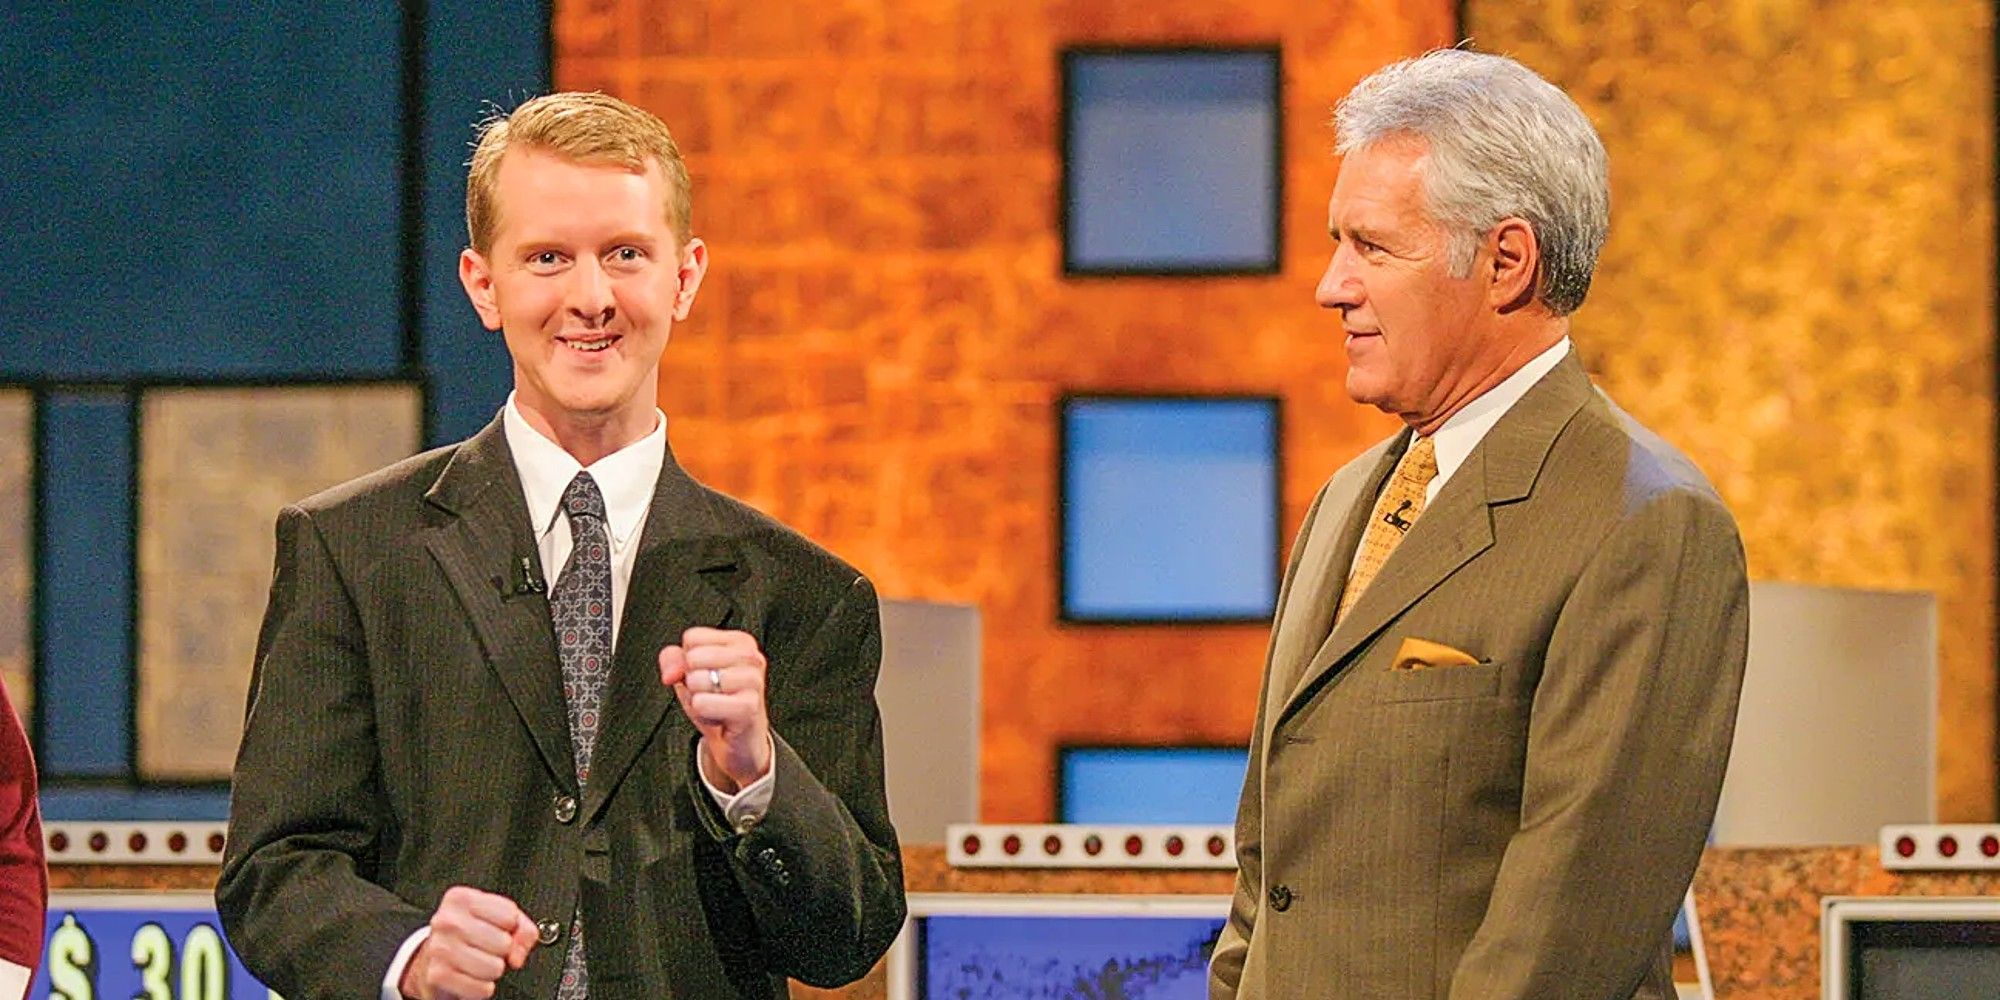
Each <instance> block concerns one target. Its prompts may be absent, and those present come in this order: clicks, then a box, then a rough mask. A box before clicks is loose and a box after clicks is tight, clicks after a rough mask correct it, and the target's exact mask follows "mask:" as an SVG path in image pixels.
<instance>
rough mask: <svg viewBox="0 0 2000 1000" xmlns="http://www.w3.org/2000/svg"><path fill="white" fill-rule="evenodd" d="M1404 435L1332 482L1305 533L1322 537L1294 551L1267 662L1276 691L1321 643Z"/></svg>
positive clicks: (1293, 681) (1294, 680)
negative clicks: (1357, 470) (1358, 472)
mask: <svg viewBox="0 0 2000 1000" xmlns="http://www.w3.org/2000/svg"><path fill="white" fill-rule="evenodd" d="M1408 438H1409V435H1408V434H1404V435H1400V436H1398V437H1396V438H1393V439H1391V440H1390V441H1389V442H1387V443H1386V444H1384V445H1380V446H1378V448H1379V450H1380V452H1381V454H1380V455H1378V456H1377V457H1376V459H1375V461H1374V462H1373V463H1372V464H1371V465H1370V466H1369V469H1368V472H1367V473H1366V474H1365V475H1363V476H1355V477H1349V478H1348V481H1347V482H1344V483H1343V482H1336V483H1335V484H1334V485H1333V486H1331V487H1329V489H1328V493H1327V497H1326V500H1325V501H1324V502H1323V503H1321V504H1320V508H1319V513H1318V514H1317V515H1316V521H1317V522H1318V523H1317V524H1315V525H1314V526H1313V529H1314V530H1313V532H1312V534H1311V535H1310V536H1309V537H1310V538H1312V539H1314V540H1317V539H1320V538H1325V539H1328V541H1327V542H1325V543H1323V544H1317V545H1309V551H1307V552H1305V553H1302V554H1301V555H1300V563H1299V569H1298V573H1297V576H1296V579H1297V581H1298V582H1296V583H1294V584H1293V588H1294V589H1293V591H1292V592H1290V593H1288V594H1287V595H1286V596H1285V605H1286V607H1285V613H1284V616H1283V617H1282V619H1281V620H1280V622H1279V625H1278V631H1277V634H1276V635H1275V636H1274V637H1273V639H1272V656H1271V662H1272V664H1273V665H1274V667H1275V668H1277V669H1280V670H1282V671H1283V672H1282V673H1281V674H1279V675H1278V676H1277V677H1276V678H1275V679H1276V681H1277V682H1278V683H1277V684H1276V685H1275V687H1276V689H1277V690H1278V691H1282V692H1286V693H1289V692H1291V691H1292V690H1293V689H1294V688H1295V687H1296V686H1297V685H1298V682H1299V678H1300V677H1301V676H1303V674H1304V672H1305V670H1306V668H1307V666H1308V665H1309V664H1310V662H1311V661H1312V659H1313V654H1314V653H1315V652H1317V651H1318V650H1319V649H1320V648H1321V647H1322V646H1324V645H1325V644H1326V640H1327V634H1328V633H1329V632H1331V631H1332V630H1333V614H1334V611H1335V609H1336V608H1338V607H1339V605H1340V594H1341V591H1342V590H1343V589H1345V588H1346V586H1347V567H1348V566H1349V565H1350V564H1352V563H1353V562H1354V552H1355V550H1356V549H1358V548H1360V546H1361V535H1362V532H1363V531H1364V530H1366V528H1367V524H1368V520H1367V519H1368V514H1369V512H1370V511H1371V510H1373V509H1374V506H1375V496H1376V495H1377V494H1378V493H1380V492H1381V491H1382V484H1383V482H1385V481H1386V480H1387V479H1388V478H1389V474H1390V472H1392V471H1393V470H1394V469H1395V468H1396V462H1397V460H1398V459H1400V458H1401V457H1402V455H1403V451H1404V450H1405V449H1406V448H1407V446H1408ZM1322 526H1323V527H1322Z"/></svg>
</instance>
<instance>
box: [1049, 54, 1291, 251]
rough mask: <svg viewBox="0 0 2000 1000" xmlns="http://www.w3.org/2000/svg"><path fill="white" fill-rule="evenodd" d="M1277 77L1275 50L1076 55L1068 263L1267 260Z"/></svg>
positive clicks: (1272, 224)
mask: <svg viewBox="0 0 2000 1000" xmlns="http://www.w3.org/2000/svg"><path fill="white" fill-rule="evenodd" d="M1277 79H1278V59H1277V55H1276V53H1273V52H1173V53H1145V52H1123V53H1089V54H1075V55H1073V56H1072V57H1071V59H1070V62H1069V76H1068V80H1069V92H1068V94H1067V95H1066V97H1067V100H1068V102H1069V106H1068V109H1067V110H1068V118H1067V122H1068V129H1069V134H1068V143H1069V145H1068V150H1067V152H1068V161H1067V162H1066V163H1065V164H1064V169H1065V170H1066V171H1068V177H1067V179H1068V194H1069V198H1070V201H1069V204H1068V227H1067V230H1066V233H1067V236H1068V240H1067V245H1066V246H1065V260H1066V262H1067V263H1068V265H1069V266H1070V267H1071V269H1073V270H1086V271H1087V270H1176V269H1179V270H1194V269H1214V270H1270V269H1275V268H1276V265H1277V256H1278V251H1277V227H1278V188H1277V184H1278V181H1277V161H1276V142H1277V134H1278V109H1277V107H1276V105H1275V103H1274V102H1273V99H1272V98H1273V95H1274V94H1276V93H1277Z"/></svg>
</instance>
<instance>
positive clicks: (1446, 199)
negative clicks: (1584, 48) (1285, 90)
mask: <svg viewBox="0 0 2000 1000" xmlns="http://www.w3.org/2000/svg"><path fill="white" fill-rule="evenodd" d="M1333 124H1334V136H1335V139H1334V148H1335V149H1336V150H1337V151H1338V152H1339V153H1340V154H1341V155H1342V156H1346V155H1347V154H1349V153H1351V152H1354V151H1355V150H1359V149H1365V148H1367V147H1369V146H1371V145H1374V144H1375V143H1376V142H1379V141H1381V140H1383V139H1387V138H1393V137H1395V136H1415V137H1418V138H1421V139H1423V140H1424V141H1425V142H1426V143H1428V145H1429V147H1430V166H1429V169H1428V170H1427V171H1426V173H1425V175H1424V194H1425V196H1426V198H1427V200H1428V202H1429V207H1430V211H1431V214H1432V216H1433V217H1435V218H1436V219H1437V220H1438V221H1440V222H1442V223H1444V224H1445V225H1447V226H1450V227H1452V228H1453V229H1454V232H1453V234H1452V241H1451V256H1450V261H1451V266H1452V270H1453V272H1454V273H1456V274H1458V275H1459V276H1461V277H1462V276H1464V275H1465V274H1468V273H1470V270H1471V267H1472V259H1473V254H1474V253H1475V252H1476V251H1477V242H1476V239H1477V237H1478V236H1480V235H1482V234H1484V233H1485V232H1486V231H1488V230H1490V229H1492V228H1493V227H1494V226H1495V225H1497V224H1498V223H1499V222H1500V221H1501V220H1502V219H1506V218H1521V219H1525V220H1527V222H1528V224H1529V225H1530V226H1531V227H1533V229H1534V232H1535V240H1536V242H1537V243H1538V244H1539V245H1540V247H1541V252H1542V273H1541V275H1540V276H1539V286H1540V287H1538V288H1537V289H1536V295H1537V296H1539V297H1540V298H1541V300H1542V301H1543V303H1545V304H1546V305H1547V306H1548V307H1549V309H1550V310H1551V311H1552V312H1554V313H1555V314H1556V315H1558V316H1566V315H1568V314H1570V313H1571V312H1574V311H1575V310H1576V307H1578V306H1580V305H1582V304H1583V297H1584V295H1585V294H1586V293H1588V292H1589V291H1590V275H1591V272H1592V271H1593V270H1595V269H1596V267H1597V252H1598V251H1599V250H1600V249H1602V248H1603V247H1604V234H1605V232H1606V231H1607V230H1609V229H1610V227H1611V184H1610V180H1609V174H1610V167H1609V164H1608V162H1607V160H1606V157H1605V155H1604V143H1603V142H1602V141H1601V140H1600V139H1599V138H1598V137H1597V130H1596V129H1595V128H1593V127H1592V126H1591V124H1590V119H1588V118H1585V117H1584V115H1583V110H1582V109H1581V108H1578V107H1577V106H1576V102H1575V101H1572V100H1570V99H1569V95H1567V94H1565V93H1563V92H1562V91H1561V90H1558V89H1556V87H1555V86H1554V85H1552V84H1550V83H1549V82H1548V81H1547V80H1544V79H1542V78H1541V77H1539V76H1537V75H1535V71H1534V70H1531V69H1529V68H1528V67H1526V66H1523V65H1521V64H1520V63H1518V62H1515V61H1514V60H1512V59H1509V58H1507V57H1505V56H1496V55H1488V54H1485V53H1479V52H1467V51H1464V50H1462V49H1439V50H1436V51H1433V52H1427V53H1425V54H1423V55H1421V56H1418V57H1416V58H1414V59H1405V60H1403V61H1402V62H1399V63H1395V64H1393V65H1390V66H1385V67H1383V68H1382V69H1379V70H1377V71H1375V72H1374V73H1372V74H1369V76H1368V78H1367V79H1365V80H1362V81H1361V82H1360V83H1359V84H1357V85H1356V86H1355V88H1354V90H1353V91H1351V92H1349V93H1348V95H1347V96H1346V97H1344V98H1342V99H1341V101H1340V104H1339V106H1337V107H1336V108H1334V111H1333Z"/></svg>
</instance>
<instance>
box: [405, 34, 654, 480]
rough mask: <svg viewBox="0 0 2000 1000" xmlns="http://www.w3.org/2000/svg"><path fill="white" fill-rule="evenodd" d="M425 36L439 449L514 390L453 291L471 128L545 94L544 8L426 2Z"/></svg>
mask: <svg viewBox="0 0 2000 1000" xmlns="http://www.w3.org/2000/svg"><path fill="white" fill-rule="evenodd" d="M425 27H426V30H425V44H426V52H425V67H424V109H425V115H424V135H423V162H424V178H423V185H424V187H423V191H424V195H423V197H424V236H423V246H422V250H421V253H422V261H421V264H420V273H421V277H420V279H419V283H420V285H421V288H422V295H423V324H422V326H423V360H424V365H425V367H426V368H427V369H428V371H429V373H430V395H429V399H430V405H431V407H432V409H431V421H430V440H429V441H427V442H426V444H427V445H437V444H443V443H445V442H448V441H457V440H460V439H463V438H467V437H470V436H472V434H473V433H474V432H476V431H478V430H479V428H481V427H483V426H485V425H486V422H487V421H489V420H492V419H493V414H494V413H495V412H496V411H498V410H499V409H500V404H502V403H504V402H506V400H507V391H508V390H509V389H510V388H512V387H513V382H514V366H513V364H512V363H511V362H510V361H509V360H508V357H507V348H506V346H505V345H504V344H503V343H502V342H501V340H500V335H499V334H498V333H492V332H489V331H487V330H486V329H485V328H484V327H482V326H480V325H479V317H478V315H477V314H475V313H474V312H473V311H472V304H471V303H469V302H467V301H466V298H465V290H464V289H463V288H462V287H460V285H459V283H458V254H459V251H461V250H463V249H465V245H466V242H467V240H466V232H465V162H466V159H467V158H468V157H469V155H470V153H469V150H468V145H467V144H468V143H470V142H472V140H473V138H474V132H473V127H474V125H476V124H477V123H478V122H480V121H481V120H483V119H485V117H486V116H487V115H488V114H490V113H491V112H492V111H493V110H494V107H493V104H492V103H489V102H494V103H497V104H498V105H499V106H500V108H501V109H502V110H508V111H511V110H513V105H514V104H515V103H518V102H520V101H523V100H526V99H527V98H529V97H533V96H535V95H537V94H543V93H547V92H548V91H549V89H550V81H549V62H548V47H549V3H548V0H431V2H430V5H429V7H428V8H427V10H426V20H425ZM623 96H626V97H630V96H631V95H623ZM667 124H668V125H672V124H673V122H672V121H671V120H670V121H668V123H667Z"/></svg>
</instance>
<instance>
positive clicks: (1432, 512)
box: [1280, 461, 1493, 721]
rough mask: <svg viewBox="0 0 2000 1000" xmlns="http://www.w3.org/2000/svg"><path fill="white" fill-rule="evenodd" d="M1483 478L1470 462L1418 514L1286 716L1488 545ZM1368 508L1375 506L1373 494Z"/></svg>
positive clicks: (1489, 521)
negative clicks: (1429, 504)
mask: <svg viewBox="0 0 2000 1000" xmlns="http://www.w3.org/2000/svg"><path fill="white" fill-rule="evenodd" d="M1484 479H1485V477H1484V475H1483V470H1482V468H1481V465H1480V463H1478V462H1470V461H1469V462H1467V463H1466V464H1465V467H1464V468H1461V469H1460V470H1459V471H1458V474H1457V475H1455V476H1453V477H1452V479H1451V481H1450V482H1448V483H1446V484H1445V487H1444V489H1443V490H1441V491H1439V493H1438V498H1437V503H1436V504H1435V505H1434V506H1433V507H1432V508H1431V509H1429V510H1426V511H1424V513H1423V516H1422V517H1420V518H1418V519H1417V523H1416V525H1415V526H1413V527H1412V528H1411V529H1410V534H1409V537H1408V538H1405V539H1403V542H1402V544H1401V545H1398V546H1397V547H1396V551H1395V553H1394V554H1393V555H1391V556H1390V557H1389V561H1388V562H1387V563H1386V564H1384V565H1383V567H1382V571H1381V572H1380V573H1378V574H1376V576H1375V582H1374V583H1373V584H1371V585H1370V586H1369V588H1368V589H1367V590H1366V591H1364V592H1363V593H1362V594H1361V598H1360V599H1359V600H1357V601H1355V602H1354V607H1352V608H1350V609H1348V612H1347V617H1346V618H1343V619H1341V620H1340V622H1339V623H1338V624H1336V625H1334V627H1333V631H1332V633H1331V634H1329V635H1328V636H1327V637H1326V643H1325V644H1324V645H1322V646H1321V647H1320V648H1319V651H1318V652H1317V653H1315V654H1313V658H1312V661H1311V662H1310V663H1309V664H1307V666H1306V669H1305V672H1304V673H1303V674H1302V675H1300V677H1299V682H1298V684H1296V685H1294V686H1293V688H1292V694H1291V697H1290V698H1289V699H1287V702H1286V711H1285V714H1286V715H1289V714H1290V713H1291V711H1292V710H1293V709H1295V708H1296V707H1297V706H1298V705H1299V704H1300V703H1301V702H1303V701H1304V700H1305V699H1307V698H1309V697H1311V694H1312V692H1313V691H1314V690H1316V689H1317V688H1318V687H1320V686H1321V684H1323V683H1324V682H1325V681H1326V680H1327V679H1328V678H1329V677H1331V676H1332V675H1335V674H1337V673H1339V669H1338V668H1341V667H1343V666H1344V665H1345V664H1346V661H1347V658H1348V656H1349V655H1350V654H1352V653H1353V652H1354V651H1355V649H1357V648H1359V647H1360V646H1361V645H1362V643H1364V642H1366V641H1367V640H1368V638H1369V637H1370V636H1373V635H1374V634H1375V633H1376V632H1378V631H1380V630H1381V629H1382V627H1383V626H1384V625H1387V624H1388V623H1389V622H1390V621H1392V620H1393V619H1395V617H1396V616H1397V615H1400V614H1402V613H1403V612H1404V611H1405V610H1407V609H1408V608H1409V607H1410V606H1411V605H1413V604H1415V603H1417V601H1419V600H1421V599H1422V598H1423V596H1424V595H1425V594H1428V593H1430V592H1431V591H1433V590H1435V589H1437V587H1438V585H1439V584H1441V583H1443V582H1444V581H1445V580H1447V579H1449V578H1450V577H1451V575H1452V574H1453V573H1456V572H1458V570H1459V568H1460V567H1462V566H1464V565H1465V564H1466V563H1468V562H1471V561H1472V559H1473V557H1475V556H1477V555H1479V553H1481V552H1484V551H1486V550H1487V549H1488V548H1489V547H1491V546H1492V544H1493V517H1492V514H1491V513H1490V512H1489V511H1488V510H1487V507H1486V485H1485V482H1484ZM1369 509H1370V510H1373V509H1374V501H1373V498H1372V497H1371V498H1370V501H1369ZM1349 551H1350V552H1351V551H1352V550H1349ZM1343 568H1344V567H1343ZM1280 721H1282V718H1281V720H1280Z"/></svg>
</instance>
